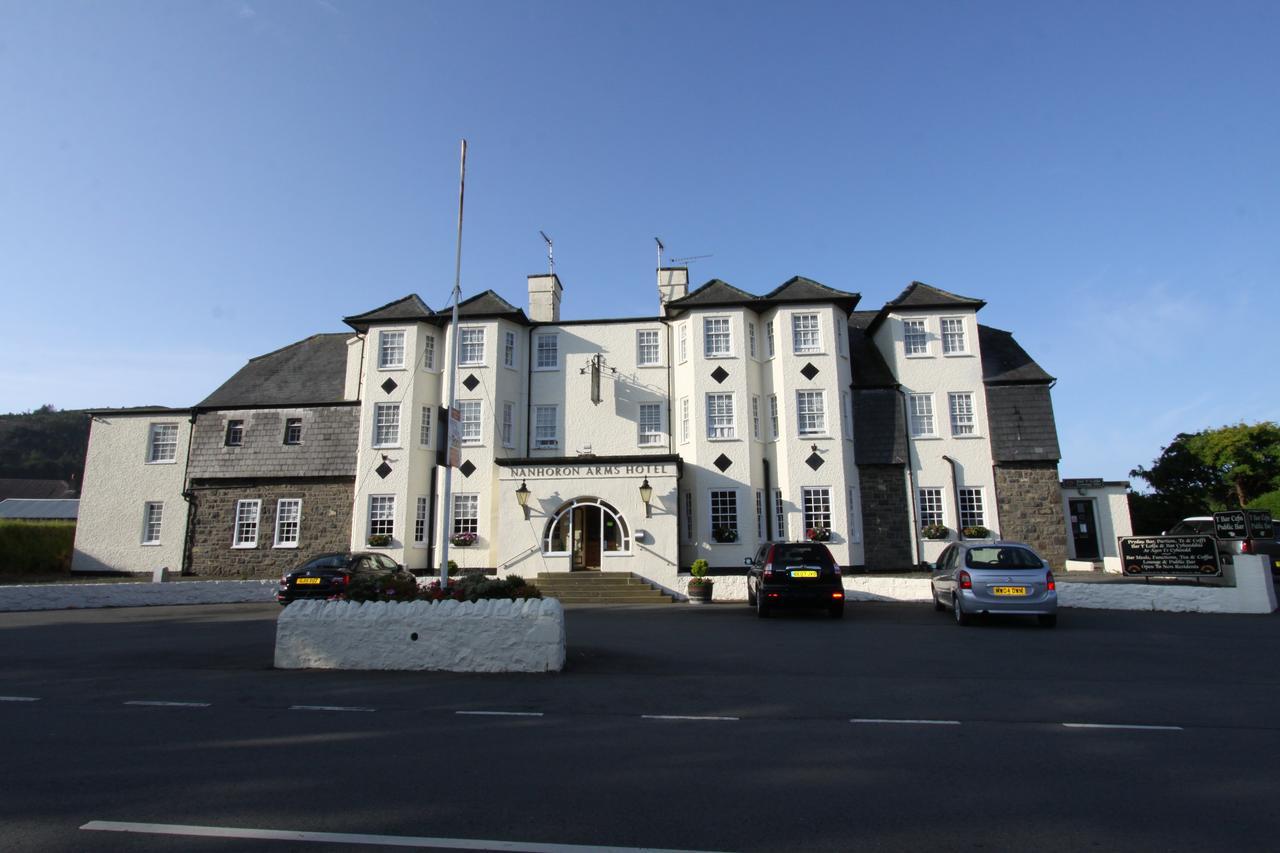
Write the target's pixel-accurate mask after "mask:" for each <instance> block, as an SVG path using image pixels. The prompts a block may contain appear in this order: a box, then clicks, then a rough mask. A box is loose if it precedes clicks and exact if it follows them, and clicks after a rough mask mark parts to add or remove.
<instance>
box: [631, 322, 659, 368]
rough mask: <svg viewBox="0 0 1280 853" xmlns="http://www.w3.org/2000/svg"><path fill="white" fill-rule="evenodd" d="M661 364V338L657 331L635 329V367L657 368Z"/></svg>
mask: <svg viewBox="0 0 1280 853" xmlns="http://www.w3.org/2000/svg"><path fill="white" fill-rule="evenodd" d="M649 338H652V340H649ZM661 364H662V337H661V335H659V334H658V330H657V329H636V366H637V367H658V366H660V365H661Z"/></svg>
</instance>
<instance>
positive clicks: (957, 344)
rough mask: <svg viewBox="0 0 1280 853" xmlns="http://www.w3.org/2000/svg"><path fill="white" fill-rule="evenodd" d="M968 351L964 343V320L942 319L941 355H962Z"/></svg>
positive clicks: (955, 318) (960, 318) (957, 318)
mask: <svg viewBox="0 0 1280 853" xmlns="http://www.w3.org/2000/svg"><path fill="white" fill-rule="evenodd" d="M968 351H969V346H968V344H967V343H966V341H965V334H964V318H963V317H943V318H942V354H943V355H963V354H965V353H967V352H968Z"/></svg>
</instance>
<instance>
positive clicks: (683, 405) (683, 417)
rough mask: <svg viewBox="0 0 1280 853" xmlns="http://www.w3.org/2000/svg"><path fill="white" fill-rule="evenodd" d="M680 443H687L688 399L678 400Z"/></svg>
mask: <svg viewBox="0 0 1280 853" xmlns="http://www.w3.org/2000/svg"><path fill="white" fill-rule="evenodd" d="M680 443H681V444H688V443H689V398H688V397H681V398H680Z"/></svg>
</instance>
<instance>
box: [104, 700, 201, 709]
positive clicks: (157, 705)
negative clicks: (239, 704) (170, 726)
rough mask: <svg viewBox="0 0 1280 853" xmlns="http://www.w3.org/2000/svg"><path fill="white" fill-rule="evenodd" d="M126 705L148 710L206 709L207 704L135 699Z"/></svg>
mask: <svg viewBox="0 0 1280 853" xmlns="http://www.w3.org/2000/svg"><path fill="white" fill-rule="evenodd" d="M124 704H126V705H145V706H147V707H150V708H208V707H209V705H210V703H208V702H161V701H158V700H156V701H153V700H149V699H146V700H144V699H135V700H134V701H132V702H125V703H124Z"/></svg>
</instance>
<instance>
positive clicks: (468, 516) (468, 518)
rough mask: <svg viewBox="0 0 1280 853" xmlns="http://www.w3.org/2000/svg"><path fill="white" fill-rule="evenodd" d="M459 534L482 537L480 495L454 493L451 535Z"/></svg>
mask: <svg viewBox="0 0 1280 853" xmlns="http://www.w3.org/2000/svg"><path fill="white" fill-rule="evenodd" d="M459 533H474V534H475V535H476V536H477V537H478V536H479V535H480V495H478V494H475V493H474V492H454V495H453V529H452V530H451V531H449V535H450V536H457V535H458V534H459Z"/></svg>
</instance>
